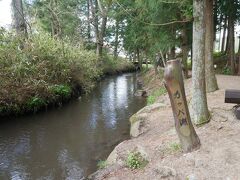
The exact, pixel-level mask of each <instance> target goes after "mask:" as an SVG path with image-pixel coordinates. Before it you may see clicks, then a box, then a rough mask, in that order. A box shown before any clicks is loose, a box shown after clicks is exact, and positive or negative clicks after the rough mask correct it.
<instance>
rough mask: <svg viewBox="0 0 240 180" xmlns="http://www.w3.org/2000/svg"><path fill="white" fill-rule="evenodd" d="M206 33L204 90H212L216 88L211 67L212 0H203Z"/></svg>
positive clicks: (212, 35) (212, 37)
mask: <svg viewBox="0 0 240 180" xmlns="http://www.w3.org/2000/svg"><path fill="white" fill-rule="evenodd" d="M205 3H206V12H205V23H206V34H205V78H206V91H207V92H213V91H216V90H217V89H218V85H217V79H216V76H215V72H214V67H213V39H214V32H213V29H214V28H213V26H214V25H213V0H205Z"/></svg>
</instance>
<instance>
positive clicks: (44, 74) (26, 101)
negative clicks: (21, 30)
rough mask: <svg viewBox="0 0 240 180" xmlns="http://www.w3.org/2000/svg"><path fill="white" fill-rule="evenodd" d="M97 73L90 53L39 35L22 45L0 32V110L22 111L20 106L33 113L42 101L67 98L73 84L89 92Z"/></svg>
mask: <svg viewBox="0 0 240 180" xmlns="http://www.w3.org/2000/svg"><path fill="white" fill-rule="evenodd" d="M21 44H22V45H23V47H24V48H21V47H20V45H21ZM101 72H102V70H101V68H99V67H98V59H97V57H96V55H95V53H94V52H92V51H86V50H84V49H83V48H81V47H80V46H73V45H71V44H70V42H68V40H65V41H60V40H57V39H54V38H52V37H51V36H50V35H49V34H43V33H40V34H35V35H33V36H30V37H29V39H27V40H26V41H24V43H23V41H22V39H20V38H17V37H16V36H14V35H12V34H11V33H8V32H4V30H1V31H0V83H1V89H0V109H1V111H8V112H10V111H11V110H12V111H14V112H15V111H16V110H19V109H21V110H23V111H24V109H23V107H25V108H26V111H28V110H30V109H31V110H34V111H35V110H37V109H39V108H40V106H42V105H43V104H45V103H47V102H43V101H44V99H49V101H51V100H54V99H56V98H55V96H62V97H65V98H67V97H70V94H71V93H72V91H71V88H72V87H73V86H74V85H77V86H79V87H81V88H82V89H83V90H85V91H89V90H90V89H91V88H92V87H93V85H94V82H95V79H97V78H99V76H100V75H101ZM49 87H50V88H49ZM49 101H48V102H49ZM13 107H14V108H13Z"/></svg>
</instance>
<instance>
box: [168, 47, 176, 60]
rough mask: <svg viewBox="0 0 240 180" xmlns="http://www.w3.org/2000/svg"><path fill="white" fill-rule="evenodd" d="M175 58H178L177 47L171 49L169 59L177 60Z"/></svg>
mask: <svg viewBox="0 0 240 180" xmlns="http://www.w3.org/2000/svg"><path fill="white" fill-rule="evenodd" d="M175 57H176V53H175V47H171V48H170V52H169V59H175Z"/></svg>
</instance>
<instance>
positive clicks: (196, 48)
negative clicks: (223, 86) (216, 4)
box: [192, 0, 210, 125]
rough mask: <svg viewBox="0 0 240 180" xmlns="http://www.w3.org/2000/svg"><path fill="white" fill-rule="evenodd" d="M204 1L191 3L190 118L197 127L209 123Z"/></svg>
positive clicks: (196, 0) (198, 0)
mask: <svg viewBox="0 0 240 180" xmlns="http://www.w3.org/2000/svg"><path fill="white" fill-rule="evenodd" d="M204 12H205V0H194V1H193V17H194V22H193V68H192V69H193V70H192V86H193V87H192V88H193V91H192V110H193V112H192V115H193V116H192V118H193V122H194V123H195V124H197V125H199V124H203V123H206V122H208V121H209V116H210V114H209V111H208V105H207V96H206V84H205V61H204V55H205V21H204V14H205V13H204Z"/></svg>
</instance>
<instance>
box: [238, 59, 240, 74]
mask: <svg viewBox="0 0 240 180" xmlns="http://www.w3.org/2000/svg"><path fill="white" fill-rule="evenodd" d="M238 75H239V76H240V56H239V57H238Z"/></svg>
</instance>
